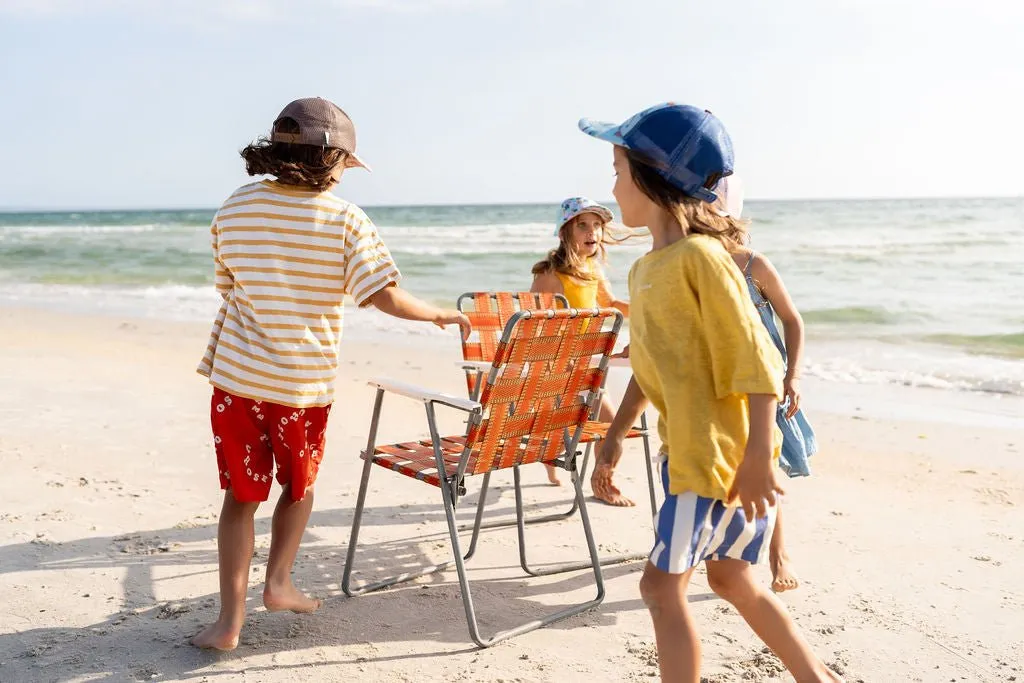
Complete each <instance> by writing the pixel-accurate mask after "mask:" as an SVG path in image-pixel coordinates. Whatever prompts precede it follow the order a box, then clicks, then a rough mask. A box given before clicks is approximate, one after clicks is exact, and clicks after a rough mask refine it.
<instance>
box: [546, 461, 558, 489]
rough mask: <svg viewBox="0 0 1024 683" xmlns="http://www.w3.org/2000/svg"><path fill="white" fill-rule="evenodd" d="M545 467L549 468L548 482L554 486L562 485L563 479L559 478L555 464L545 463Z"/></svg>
mask: <svg viewBox="0 0 1024 683" xmlns="http://www.w3.org/2000/svg"><path fill="white" fill-rule="evenodd" d="M544 467H546V468H547V470H548V483H550V484H552V485H554V486H561V485H562V480H561V479H559V478H558V469H557V468H556V467H555V466H554V465H549V464H547V463H544Z"/></svg>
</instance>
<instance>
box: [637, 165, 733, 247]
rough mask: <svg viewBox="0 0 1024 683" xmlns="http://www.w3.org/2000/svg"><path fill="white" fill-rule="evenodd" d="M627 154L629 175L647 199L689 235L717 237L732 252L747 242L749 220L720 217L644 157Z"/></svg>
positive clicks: (709, 183)
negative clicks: (666, 177) (677, 222)
mask: <svg viewBox="0 0 1024 683" xmlns="http://www.w3.org/2000/svg"><path fill="white" fill-rule="evenodd" d="M624 151H625V153H626V158H627V160H628V161H629V173H630V176H631V177H632V178H633V182H634V183H636V186H637V187H638V188H640V191H641V192H643V193H644V194H645V195H646V196H647V197H648V199H650V200H651V201H652V202H654V203H655V204H657V205H658V206H660V207H661V208H663V209H665V210H666V211H668V212H669V213H671V214H672V215H673V216H674V217H675V219H676V220H677V221H679V225H681V226H683V228H684V229H685V230H686V232H687V233H693V234H697V235H709V236H711V237H714V238H715V239H717V240H718V241H719V242H721V243H722V245H723V246H724V247H725V248H726V250H727V251H730V252H732V251H734V250H735V249H736V248H737V247H740V246H743V245H745V244H746V243H747V241H748V240H749V235H748V232H747V226H748V225H749V224H750V221H747V220H743V219H740V218H736V217H734V216H720V215H719V214H718V212H717V211H716V210H715V208H714V206H712V205H711V204H708V203H707V202H705V201H703V200H701V199H696V198H694V197H691V196H689V195H687V194H685V193H683V191H682V190H680V189H679V188H677V187H676V186H675V185H672V184H671V183H669V182H668V181H667V180H665V179H664V178H662V177H661V175H660V174H659V173H658V172H657V171H656V170H655V169H654V167H653V166H652V165H650V164H649V163H648V162H647V161H646V159H645V157H644V156H643V155H641V154H638V153H636V152H634V151H632V150H629V149H626V150H624ZM720 178H721V176H712V177H711V178H709V179H708V181H707V184H706V187H708V188H712V187H714V186H715V184H716V183H717V182H718V181H719V179H720Z"/></svg>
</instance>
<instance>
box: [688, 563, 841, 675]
mask: <svg viewBox="0 0 1024 683" xmlns="http://www.w3.org/2000/svg"><path fill="white" fill-rule="evenodd" d="M706 564H707V569H708V585H710V586H711V590H713V591H715V593H717V594H718V595H719V596H720V597H722V598H723V599H725V600H727V601H728V602H730V603H731V604H732V606H733V607H735V608H736V610H737V611H738V612H739V613H740V616H742V617H743V618H744V619H745V620H746V622H747V623H748V624H749V625H750V628H751V629H753V630H754V633H756V634H757V635H758V637H759V638H760V639H761V640H763V641H764V643H765V645H767V646H768V647H770V648H771V650H772V652H774V653H775V654H776V655H777V656H778V658H779V659H781V660H782V663H783V664H784V665H785V666H786V668H787V669H789V672H790V673H791V674H792V675H793V678H795V679H796V681H797V683H819V682H821V681H838V680H840V679H839V677H838V676H836V675H835V674H834V673H833V672H832V671H830V670H829V669H828V667H826V666H825V665H824V663H822V661H821V660H820V659H818V658H817V656H815V654H814V652H813V651H812V650H811V646H810V644H808V642H807V641H806V640H805V639H804V637H803V634H802V633H800V630H799V629H798V628H797V626H796V624H794V623H793V620H792V619H791V618H790V616H789V612H787V611H786V607H785V606H784V605H783V604H782V603H781V602H780V601H779V599H778V598H777V597H775V596H774V595H773V594H772V593H771V592H770V591H768V590H765V589H764V587H763V586H762V585H761V584H759V583H758V582H757V581H756V580H755V577H754V573H753V571H752V570H751V567H750V564H749V563H747V562H744V561H742V560H732V559H725V560H708V561H707V563H706Z"/></svg>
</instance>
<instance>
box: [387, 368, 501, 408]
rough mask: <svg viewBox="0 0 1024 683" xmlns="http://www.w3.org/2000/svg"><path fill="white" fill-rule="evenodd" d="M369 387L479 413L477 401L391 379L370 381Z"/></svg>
mask: <svg viewBox="0 0 1024 683" xmlns="http://www.w3.org/2000/svg"><path fill="white" fill-rule="evenodd" d="M369 385H370V386H371V387H377V388H378V389H383V390H384V391H388V392H391V393H392V394H398V395H399V396H405V397H406V398H411V399H413V400H416V401H423V402H424V403H441V404H443V405H446V406H449V407H451V408H457V409H459V410H464V411H466V412H467V413H474V412H480V410H481V405H480V402H479V401H472V400H470V399H468V398H461V397H459V396H452V395H451V394H443V393H440V392H436V391H430V390H428V389H424V388H423V387H418V386H416V385H415V384H406V383H405V382H399V381H397V380H393V379H387V378H383V377H382V378H379V379H373V380H370V382H369Z"/></svg>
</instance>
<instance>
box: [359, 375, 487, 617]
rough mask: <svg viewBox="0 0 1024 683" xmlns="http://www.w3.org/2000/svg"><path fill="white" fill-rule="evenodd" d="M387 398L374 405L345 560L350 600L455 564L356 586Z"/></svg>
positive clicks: (379, 396) (472, 549)
mask: <svg viewBox="0 0 1024 683" xmlns="http://www.w3.org/2000/svg"><path fill="white" fill-rule="evenodd" d="M383 398H384V391H383V390H379V391H378V392H377V399H376V402H375V403H374V406H373V419H372V420H371V422H370V438H369V440H368V443H367V447H366V453H367V456H366V460H365V462H364V463H363V474H362V478H361V479H360V482H359V495H358V497H357V498H356V509H355V513H354V515H353V516H352V532H351V535H350V536H349V542H348V551H347V553H346V556H345V569H344V571H343V572H342V577H341V590H342V591H344V593H345V595H347V596H349V597H350V598H351V597H355V596H357V595H362V594H363V593H370V592H372V591H376V590H380V589H381V588H387V587H388V586H394V585H395V584H398V583H405V582H406V581H411V580H412V579H416V578H419V577H421V576H426V575H427V574H434V573H436V572H439V571H443V570H445V569H447V568H448V567H450V566H451V565H452V562H451V561H450V560H449V561H448V562H442V563H441V564H436V565H430V566H427V567H421V568H420V569H417V570H416V571H414V572H405V573H403V574H397V575H395V576H390V577H388V578H385V579H381V580H380V581H375V582H373V583H366V584H363V585H361V586H353V585H352V572H353V570H354V568H355V557H356V545H357V543H358V542H359V529H360V527H361V525H362V519H363V510H364V508H365V505H366V491H367V489H368V487H369V482H370V472H371V471H372V468H373V460H372V455H373V449H374V446H375V444H376V438H377V425H378V423H379V421H380V408H381V403H382V401H383ZM441 488H442V489H443V490H445V491H446V492H448V495H449V496H450V489H449V488H448V484H447V483H445V482H442V483H441ZM453 509H454V503H453ZM480 514H481V513H480V512H479V511H478V512H477V518H478V519H479V517H480ZM478 535H479V529H477V530H475V531H474V532H473V538H472V541H471V542H470V547H469V552H468V553H467V554H466V556H465V558H460V560H461V559H465V560H468V559H469V558H470V557H472V555H473V553H474V552H475V551H476V542H477V536H478Z"/></svg>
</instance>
